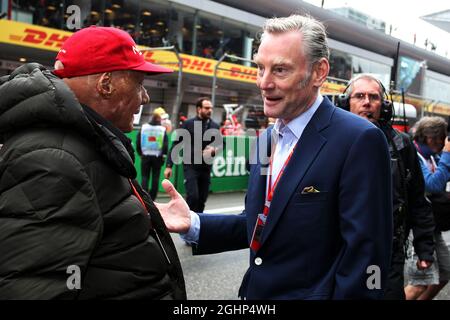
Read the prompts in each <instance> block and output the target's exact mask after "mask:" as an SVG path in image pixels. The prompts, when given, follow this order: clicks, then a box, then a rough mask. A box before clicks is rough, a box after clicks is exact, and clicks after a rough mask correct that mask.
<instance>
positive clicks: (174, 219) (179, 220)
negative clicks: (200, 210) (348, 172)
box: [155, 179, 191, 233]
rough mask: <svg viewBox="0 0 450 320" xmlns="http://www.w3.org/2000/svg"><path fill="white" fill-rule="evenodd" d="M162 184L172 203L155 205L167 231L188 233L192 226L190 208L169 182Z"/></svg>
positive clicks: (164, 181)
mask: <svg viewBox="0 0 450 320" xmlns="http://www.w3.org/2000/svg"><path fill="white" fill-rule="evenodd" d="M161 184H162V187H163V188H164V190H165V191H166V193H167V194H168V195H169V196H170V201H169V202H168V203H158V202H155V205H156V207H157V208H158V210H159V211H160V212H161V216H162V217H163V219H164V223H165V224H166V227H167V229H168V230H169V231H170V232H176V233H186V232H188V231H189V228H190V226H191V214H190V211H189V206H188V205H187V203H186V201H184V199H183V197H182V196H181V195H180V194H179V193H178V191H177V190H176V189H175V187H174V186H173V184H172V183H171V182H170V181H169V180H166V179H164V180H163V181H162V183H161Z"/></svg>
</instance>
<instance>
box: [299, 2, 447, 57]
mask: <svg viewBox="0 0 450 320" xmlns="http://www.w3.org/2000/svg"><path fill="white" fill-rule="evenodd" d="M304 1H305V2H308V3H311V4H314V5H316V6H319V7H320V6H321V4H322V0H304ZM338 7H353V8H355V9H357V10H359V11H362V12H364V13H366V14H368V15H370V16H372V17H374V18H378V19H382V20H384V21H385V22H386V26H387V29H388V30H389V26H390V25H392V26H393V27H392V36H394V37H396V38H399V39H402V40H404V41H407V42H410V43H413V42H414V34H416V45H417V46H418V47H421V48H425V45H424V43H425V39H428V41H429V42H432V43H434V44H435V45H436V47H437V48H436V53H438V54H440V55H443V56H447V58H449V59H450V33H448V32H445V31H443V30H441V29H439V28H437V27H435V26H433V25H431V24H429V23H428V22H425V21H424V20H422V19H420V17H421V16H424V15H428V14H430V13H435V12H439V11H443V10H449V9H450V1H448V0H324V8H325V9H331V8H338ZM428 48H430V46H428Z"/></svg>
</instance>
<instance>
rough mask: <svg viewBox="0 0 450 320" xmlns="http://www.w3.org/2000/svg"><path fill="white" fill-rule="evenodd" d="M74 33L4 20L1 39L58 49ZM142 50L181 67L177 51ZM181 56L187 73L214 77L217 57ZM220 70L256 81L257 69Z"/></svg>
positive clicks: (225, 75) (222, 73) (229, 65)
mask: <svg viewBox="0 0 450 320" xmlns="http://www.w3.org/2000/svg"><path fill="white" fill-rule="evenodd" d="M71 34H72V33H71V32H67V31H63V30H58V29H51V28H46V27H41V26H37V25H32V24H27V23H22V22H16V21H9V20H0V42H2V43H8V44H13V45H19V46H25V47H30V48H36V49H42V50H49V51H55V52H57V51H59V50H60V48H61V46H62V44H63V43H64V41H66V40H67V38H68V37H70V35H71ZM139 49H140V50H142V51H143V54H144V58H145V60H147V61H149V62H152V63H157V64H162V65H166V66H168V67H170V68H172V69H174V70H178V61H177V58H176V56H175V53H173V52H170V51H164V50H161V51H149V50H148V49H149V48H148V47H143V46H139ZM180 57H181V59H182V61H183V72H187V73H192V74H198V75H203V76H210V77H212V76H214V68H215V66H216V64H217V61H216V60H212V59H206V58H201V57H197V56H191V55H187V54H181V55H180ZM220 69H226V70H218V72H217V77H218V78H224V79H230V80H236V81H244V82H250V83H254V82H255V81H256V68H251V67H245V66H242V65H239V64H234V63H226V62H223V63H221V64H220Z"/></svg>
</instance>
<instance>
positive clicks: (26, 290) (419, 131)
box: [0, 15, 450, 300]
mask: <svg viewBox="0 0 450 320" xmlns="http://www.w3.org/2000/svg"><path fill="white" fill-rule="evenodd" d="M105 56H108V60H105V59H103V57H105ZM255 63H256V64H257V66H258V74H257V82H256V85H257V87H258V88H259V89H260V91H261V96H262V99H263V103H264V113H265V115H266V116H267V117H269V118H270V119H273V121H274V123H273V125H269V126H268V128H267V130H265V131H264V132H263V133H262V134H260V135H259V136H258V139H257V141H256V143H255V152H254V153H252V154H251V157H250V159H249V172H250V175H249V182H248V190H247V196H246V200H245V209H244V211H243V212H242V213H241V214H239V215H228V214H224V215H221V214H205V213H203V211H204V208H205V203H206V201H207V197H208V191H209V186H210V179H211V164H212V161H213V159H214V158H215V157H216V156H217V154H219V153H220V152H221V150H222V149H223V148H224V147H225V145H224V139H223V135H226V134H227V133H228V131H227V130H231V129H233V130H236V128H231V127H229V125H230V124H226V125H225V126H224V127H223V129H222V130H220V126H219V124H217V123H216V122H215V121H213V120H212V118H211V115H212V111H213V107H214V106H213V105H212V103H211V100H210V99H209V98H208V97H200V98H199V99H198V100H197V102H196V115H195V117H193V118H190V119H183V122H182V124H181V127H180V128H179V129H177V130H176V131H175V134H174V136H175V140H174V142H173V144H172V146H171V147H170V148H169V143H168V140H169V139H168V133H169V132H170V131H171V130H172V127H171V124H170V123H169V122H168V121H167V120H168V119H167V113H165V111H164V110H158V109H156V110H154V112H153V114H152V118H151V121H150V122H149V123H147V124H144V125H142V128H141V130H140V133H139V135H138V137H137V140H136V145H137V152H138V155H139V156H141V157H142V160H141V162H142V168H141V169H142V184H139V183H138V182H137V181H136V169H135V167H134V159H135V154H134V150H133V147H132V144H131V141H130V140H129V139H128V138H127V137H126V136H125V135H124V133H126V132H130V131H132V130H133V114H134V113H136V112H137V110H138V109H139V107H140V106H141V105H142V104H146V103H148V102H149V99H150V98H149V95H148V93H147V91H146V89H145V88H144V86H143V81H144V77H145V75H155V74H162V73H170V72H171V70H170V69H167V68H164V67H161V66H158V65H155V64H151V63H149V62H146V61H145V60H144V58H143V56H142V55H140V54H139V52H138V50H136V44H135V42H134V41H133V39H132V38H131V37H130V35H129V34H128V33H127V32H124V31H122V30H119V29H116V28H110V27H95V26H94V27H89V28H85V29H82V30H80V31H78V32H75V33H74V34H73V35H72V36H71V37H70V38H69V39H68V40H67V41H66V42H65V43H64V44H63V46H62V48H61V50H60V51H59V53H58V55H57V57H56V61H55V67H54V70H47V69H46V68H45V67H43V66H42V65H39V64H37V63H28V64H25V65H23V66H21V67H19V68H17V69H16V70H15V71H14V72H12V74H11V75H8V76H5V77H2V78H0V96H1V97H2V98H1V100H0V145H3V146H2V147H1V149H0V203H1V206H0V299H134V298H135V299H186V298H187V296H186V290H185V282H184V277H183V270H182V266H181V263H180V260H179V257H178V254H177V252H176V248H175V246H174V243H173V240H172V238H171V235H170V233H169V232H175V233H179V234H180V235H181V237H182V238H183V239H184V241H186V242H187V243H188V244H190V245H191V246H192V252H193V254H194V255H199V254H211V253H218V252H223V251H230V250H236V249H244V248H247V249H248V250H249V254H250V260H249V266H248V270H247V272H246V273H245V275H244V277H243V280H242V284H241V286H240V288H239V289H238V288H236V291H237V294H238V295H239V297H240V298H241V299H251V300H253V299H257V300H261V299H295V300H298V299H314V300H317V299H320V300H328V299H339V300H340V299H392V300H403V299H432V298H433V297H434V296H435V295H436V294H437V293H438V292H439V290H440V289H441V288H442V287H443V286H445V284H446V283H447V282H448V280H449V276H450V254H449V247H450V244H449V243H446V242H445V240H444V238H443V237H442V233H443V232H446V231H447V230H449V229H450V226H449V224H450V223H449V218H448V215H449V213H450V210H449V203H450V200H449V195H450V192H449V188H448V185H449V181H450V142H449V138H448V137H447V123H446V122H445V121H444V120H442V119H440V118H438V117H424V118H422V119H421V120H420V121H419V122H418V123H417V124H416V126H415V127H414V135H413V139H411V138H410V137H409V136H407V135H405V134H403V133H400V132H398V131H396V130H395V129H393V128H392V126H391V125H390V123H391V118H392V103H391V102H390V101H389V100H388V99H387V98H388V97H387V93H386V90H385V88H384V87H383V85H382V83H381V82H380V81H379V80H378V79H376V78H375V77H374V76H373V75H368V74H363V75H359V76H358V77H355V78H354V79H352V80H351V81H350V82H349V85H348V86H347V88H346V89H345V92H344V93H343V95H342V96H341V97H340V99H339V106H338V107H336V106H335V105H333V103H332V102H331V101H330V100H329V99H328V98H327V97H325V96H322V95H321V93H320V88H321V86H322V85H323V83H324V82H325V80H326V78H327V76H328V73H329V70H330V63H329V48H328V42H327V35H326V30H325V27H324V25H323V24H322V23H321V22H319V21H317V20H316V19H314V18H312V17H309V16H302V15H291V16H289V17H283V18H272V19H268V20H266V22H265V24H264V26H263V30H262V36H261V43H260V45H259V48H258V51H257V53H256V55H255ZM162 111H164V112H162ZM229 120H230V122H231V121H232V120H233V119H229ZM232 125H233V123H232ZM164 163H165V164H166V169H165V171H164V177H165V178H166V179H165V180H163V181H162V183H161V184H162V187H163V188H164V190H165V192H166V193H167V194H168V196H169V197H170V199H169V201H168V202H167V203H158V202H155V201H154V200H155V199H156V197H157V190H158V186H159V176H160V172H161V167H162V165H163V164H164ZM175 163H182V164H183V172H184V176H185V187H186V200H185V199H184V198H183V197H182V196H181V195H180V194H179V193H178V192H177V190H176V189H175V187H174V186H173V185H172V183H171V182H170V180H168V179H169V178H171V176H172V175H173V172H172V170H173V169H172V168H173V165H174V164H175ZM150 176H151V180H152V183H151V184H150V183H149V180H150ZM149 185H150V187H149ZM408 243H409V245H408ZM406 248H409V250H406ZM405 261H406V263H405ZM405 264H406V270H407V272H406V275H407V276H406V279H405V276H404V275H405V273H404V270H405ZM68 270H75V271H74V272H75V273H78V274H77V276H75V277H72V276H71V275H70V272H68ZM405 281H407V286H406V287H405V286H404V283H405Z"/></svg>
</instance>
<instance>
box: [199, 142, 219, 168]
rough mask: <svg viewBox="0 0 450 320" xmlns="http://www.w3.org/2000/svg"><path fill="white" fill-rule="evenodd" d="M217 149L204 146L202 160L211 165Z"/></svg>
mask: <svg viewBox="0 0 450 320" xmlns="http://www.w3.org/2000/svg"><path fill="white" fill-rule="evenodd" d="M216 151H217V148H214V147H212V146H206V148H205V149H203V152H202V155H203V160H204V161H205V162H206V163H208V164H212V161H213V158H214V156H215V155H216Z"/></svg>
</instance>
